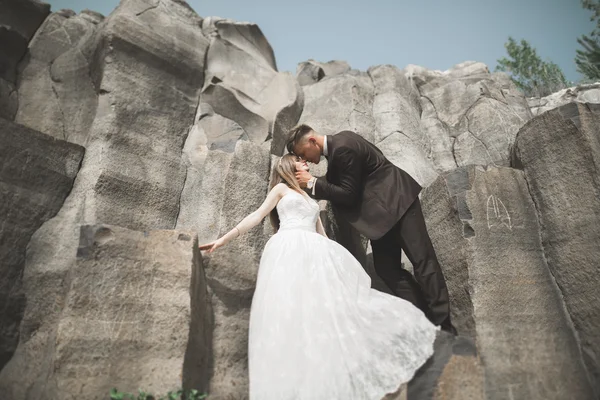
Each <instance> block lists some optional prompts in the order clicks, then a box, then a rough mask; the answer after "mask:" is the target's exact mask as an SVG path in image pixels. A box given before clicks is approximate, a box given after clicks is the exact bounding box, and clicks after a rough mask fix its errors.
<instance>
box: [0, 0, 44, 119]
mask: <svg viewBox="0 0 600 400" xmlns="http://www.w3.org/2000/svg"><path fill="white" fill-rule="evenodd" d="M49 13H50V5H49V4H46V3H42V2H38V1H33V0H2V1H0V118H5V119H8V120H14V117H15V113H16V112H17V108H18V99H17V92H16V83H17V65H18V63H19V61H21V59H22V58H23V56H24V55H25V53H26V51H27V44H28V43H29V41H30V40H31V37H32V36H33V35H34V34H35V31H36V30H37V29H38V28H39V26H40V25H41V24H42V22H43V21H44V19H45V18H46V17H47V16H48V14H49Z"/></svg>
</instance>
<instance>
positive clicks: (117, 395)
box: [110, 388, 207, 400]
mask: <svg viewBox="0 0 600 400" xmlns="http://www.w3.org/2000/svg"><path fill="white" fill-rule="evenodd" d="M206 397H207V394H205V393H200V392H198V391H197V390H196V389H191V390H189V391H188V390H183V389H179V390H177V391H170V392H169V393H167V394H166V395H165V396H161V397H156V396H154V395H153V394H150V393H146V392H144V391H143V390H142V389H139V390H138V393H137V395H136V394H133V393H124V392H119V391H118V390H117V389H116V388H113V389H112V390H111V391H110V400H202V399H205V398H206Z"/></svg>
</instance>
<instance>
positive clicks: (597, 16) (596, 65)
mask: <svg viewBox="0 0 600 400" xmlns="http://www.w3.org/2000/svg"><path fill="white" fill-rule="evenodd" d="M581 4H582V6H583V8H585V9H587V10H590V11H591V12H592V16H591V17H590V21H596V27H595V28H594V30H593V31H592V32H591V33H590V34H589V35H582V36H581V37H580V38H578V39H577V42H578V43H579V45H580V46H581V47H583V49H578V50H577V51H576V54H577V55H576V56H575V64H576V65H577V71H578V72H579V73H580V74H582V75H583V76H585V77H586V78H587V79H589V80H599V79H600V0H582V1H581Z"/></svg>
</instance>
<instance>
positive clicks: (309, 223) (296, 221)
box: [277, 190, 319, 232]
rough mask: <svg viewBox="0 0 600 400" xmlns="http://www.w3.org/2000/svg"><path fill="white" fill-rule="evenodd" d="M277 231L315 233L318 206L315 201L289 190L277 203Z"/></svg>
mask: <svg viewBox="0 0 600 400" xmlns="http://www.w3.org/2000/svg"><path fill="white" fill-rule="evenodd" d="M277 213H278V214H279V223H280V226H279V229H280V230H288V229H304V230H309V231H312V232H316V224H317V219H318V218H319V204H317V202H316V201H314V200H313V199H311V198H309V197H308V196H303V195H301V194H300V193H298V192H294V191H292V190H290V191H289V192H288V193H287V194H286V195H285V196H283V197H282V198H281V200H279V203H277Z"/></svg>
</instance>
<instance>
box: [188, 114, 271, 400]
mask: <svg viewBox="0 0 600 400" xmlns="http://www.w3.org/2000/svg"><path fill="white" fill-rule="evenodd" d="M215 119H216V121H214V124H206V125H204V124H203V125H204V128H209V129H210V128H211V127H212V128H216V127H218V126H230V127H231V126H232V125H231V124H232V123H231V122H228V121H226V120H224V119H222V117H215ZM239 131H241V128H240V130H239ZM239 131H238V132H239ZM192 149H193V147H190V150H192ZM269 152H270V143H268V142H267V143H264V144H256V143H253V142H252V141H249V140H239V141H237V144H236V145H235V148H234V149H233V151H230V152H227V151H224V150H223V149H214V150H210V151H208V152H207V154H206V157H205V161H204V163H203V164H196V165H198V168H192V169H188V174H190V175H193V177H192V178H191V177H190V175H188V180H186V192H184V197H183V200H184V201H185V203H182V204H184V205H185V208H182V213H181V214H180V216H181V218H180V219H179V220H178V223H177V226H178V228H184V227H186V228H191V229H194V230H197V231H198V232H199V238H200V240H201V242H202V243H206V242H209V241H211V240H215V239H216V238H218V237H219V236H221V235H223V234H225V233H227V232H228V231H229V230H230V229H232V228H233V227H234V226H235V225H237V224H238V223H239V222H240V221H241V220H242V219H243V218H244V217H245V216H246V215H248V214H250V213H251V212H252V211H254V210H256V209H257V208H258V207H259V206H260V205H261V204H262V202H263V201H264V198H265V196H266V194H267V191H268V187H267V185H268V182H269V173H270V170H271V164H270V160H271V157H269ZM188 154H192V155H193V153H188ZM196 161H197V160H196ZM190 178H191V179H192V181H193V182H194V183H193V187H195V189H191V188H190V191H189V192H187V188H188V185H187V182H190ZM194 193H196V194H197V195H194ZM269 233H270V232H269V231H268V230H267V231H266V232H265V231H264V230H263V227H262V226H261V225H259V226H257V227H255V228H253V229H252V230H251V231H250V232H247V233H246V234H245V235H243V236H242V237H240V238H239V239H236V240H235V241H233V242H232V243H230V244H228V246H227V248H226V249H224V250H222V251H221V250H219V251H217V252H216V253H214V254H212V255H210V256H208V257H206V259H205V264H204V265H205V269H206V277H207V282H208V287H209V295H210V299H211V302H212V308H213V319H214V331H213V333H212V337H213V341H212V346H213V347H212V359H211V360H212V361H211V366H212V367H211V371H212V373H211V383H210V393H211V398H214V399H216V400H218V399H230V398H236V399H237V398H245V397H247V393H248V321H249V317H250V304H251V301H252V294H253V293H254V286H255V282H256V274H257V271H258V265H259V261H260V256H261V253H262V249H263V247H264V244H265V243H266V241H267V239H268V234H269Z"/></svg>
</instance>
